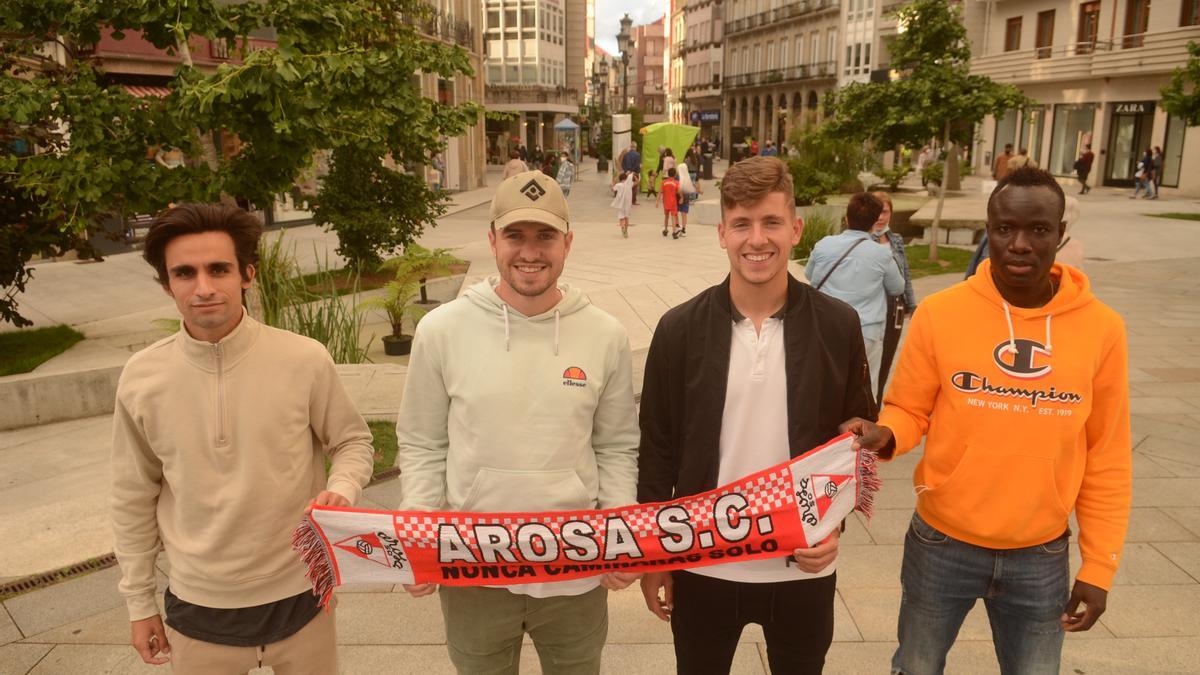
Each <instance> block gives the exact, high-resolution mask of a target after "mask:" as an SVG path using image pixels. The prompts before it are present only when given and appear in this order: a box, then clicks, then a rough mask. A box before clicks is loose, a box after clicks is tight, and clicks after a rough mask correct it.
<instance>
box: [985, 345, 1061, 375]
mask: <svg viewBox="0 0 1200 675" xmlns="http://www.w3.org/2000/svg"><path fill="white" fill-rule="evenodd" d="M1014 345H1015V346H1014ZM1041 356H1046V357H1048V356H1050V352H1049V350H1047V349H1046V346H1045V345H1043V344H1042V343H1040V342H1035V341H1033V340H1027V339H1025V338H1017V339H1016V340H1013V341H1011V342H1010V341H1008V340H1005V341H1003V342H1001V343H1000V344H998V345H996V348H995V349H994V350H992V360H993V361H995V362H996V365H997V366H999V367H1000V370H1003V371H1004V372H1005V373H1007V374H1009V375H1012V376H1013V377H1019V378H1021V379H1023V380H1034V379H1037V378H1039V377H1042V376H1044V375H1049V374H1050V369H1051V366H1050V364H1049V363H1046V364H1039V363H1038V357H1041Z"/></svg>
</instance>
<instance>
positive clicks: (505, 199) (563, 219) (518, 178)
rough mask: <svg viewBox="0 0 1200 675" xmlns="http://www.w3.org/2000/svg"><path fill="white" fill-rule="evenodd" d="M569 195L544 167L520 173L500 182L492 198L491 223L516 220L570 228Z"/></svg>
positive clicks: (496, 225)
mask: <svg viewBox="0 0 1200 675" xmlns="http://www.w3.org/2000/svg"><path fill="white" fill-rule="evenodd" d="M570 220H571V214H570V213H569V212H568V210H567V198H566V197H564V196H563V193H562V188H560V187H559V186H558V181H556V180H554V179H553V178H551V177H549V176H547V175H546V174H544V173H542V172H541V171H526V172H525V173H519V174H517V175H515V176H513V177H512V178H509V179H508V180H506V181H504V182H503V183H501V184H500V187H499V188H497V189H496V196H495V197H493V198H492V213H491V222H492V227H494V228H496V229H497V230H501V229H504V228H505V227H507V226H509V225H512V224H513V223H521V222H534V223H545V224H546V225H549V226H551V227H553V228H555V229H557V230H561V231H562V232H566V231H568V230H570V229H571V224H570Z"/></svg>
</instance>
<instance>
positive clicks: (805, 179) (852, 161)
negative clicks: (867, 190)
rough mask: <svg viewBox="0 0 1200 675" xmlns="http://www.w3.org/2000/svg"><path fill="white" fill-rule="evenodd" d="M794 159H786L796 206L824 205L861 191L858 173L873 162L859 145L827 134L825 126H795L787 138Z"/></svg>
mask: <svg viewBox="0 0 1200 675" xmlns="http://www.w3.org/2000/svg"><path fill="white" fill-rule="evenodd" d="M788 145H789V146H791V147H793V148H795V149H796V156H795V157H785V158H784V159H785V160H786V161H787V165H788V171H789V173H791V174H792V190H793V192H794V193H795V198H796V205H797V206H808V205H810V204H824V203H825V199H826V197H828V196H829V195H831V194H837V193H839V192H848V191H856V190H855V189H851V188H856V189H858V190H861V189H862V186H861V185H860V184H859V183H858V174H859V172H860V171H863V170H866V169H870V168H874V167H875V161H874V158H873V157H872V156H871V154H870V153H868V152H867V151H866V150H865V149H864V148H863V145H862V143H859V142H856V141H853V140H850V139H848V138H845V137H842V136H838V135H835V134H832V133H830V129H829V128H828V127H827V126H825V125H821V126H817V127H802V126H796V127H794V128H793V129H792V132H791V134H789V135H788Z"/></svg>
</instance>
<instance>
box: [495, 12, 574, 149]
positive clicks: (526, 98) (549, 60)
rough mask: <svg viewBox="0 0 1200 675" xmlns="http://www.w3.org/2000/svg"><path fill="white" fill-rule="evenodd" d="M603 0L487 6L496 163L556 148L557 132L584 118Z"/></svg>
mask: <svg viewBox="0 0 1200 675" xmlns="http://www.w3.org/2000/svg"><path fill="white" fill-rule="evenodd" d="M594 5H595V0H483V10H484V13H485V22H486V32H485V34H484V40H485V44H486V62H487V68H486V87H485V95H484V98H483V100H484V101H485V102H486V105H487V108H488V110H489V111H497V112H507V113H510V114H511V118H510V119H508V120H488V122H487V144H488V156H489V159H490V160H491V161H493V162H496V161H499V162H501V163H502V162H503V161H506V160H507V156H508V152H509V150H510V149H511V148H512V147H515V146H516V145H517V144H521V145H524V146H526V148H527V149H528V150H531V151H532V150H533V149H534V148H535V147H542V148H555V147H557V146H558V143H557V142H556V137H555V132H554V125H555V123H557V122H558V121H560V120H562V119H563V118H564V117H567V116H571V115H577V114H578V113H579V107H580V105H582V104H583V103H584V99H583V94H584V92H585V91H586V82H587V79H588V78H590V77H591V69H590V67H589V64H590V55H589V53H588V52H589V49H588V48H589V45H591V44H592V43H591V40H590V37H591V35H592V33H593V32H594V30H593V29H592V28H591V26H593V25H594V24H593V23H592V21H593V20H594V12H595V9H594Z"/></svg>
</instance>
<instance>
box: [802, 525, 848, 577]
mask: <svg viewBox="0 0 1200 675" xmlns="http://www.w3.org/2000/svg"><path fill="white" fill-rule="evenodd" d="M841 537H842V533H841V531H840V530H834V531H833V532H832V533H831V534H830V535H829V536H828V537H825V540H824V541H822V542H821V543H819V544H817V545H816V546H813V547H812V548H798V549H796V550H795V551H793V552H792V559H794V560H795V561H796V566H797V567H799V568H800V569H801V570H802V571H804V572H808V573H809V574H816V573H817V572H820V571H821V570H823V569H825V568H826V567H829V566H830V565H831V564H833V561H834V560H837V554H838V540H839V539H841Z"/></svg>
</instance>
